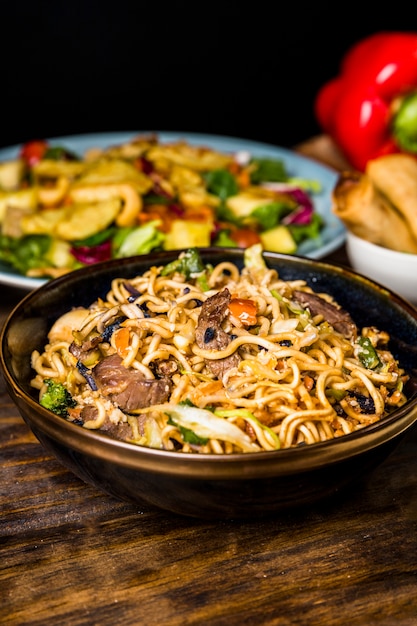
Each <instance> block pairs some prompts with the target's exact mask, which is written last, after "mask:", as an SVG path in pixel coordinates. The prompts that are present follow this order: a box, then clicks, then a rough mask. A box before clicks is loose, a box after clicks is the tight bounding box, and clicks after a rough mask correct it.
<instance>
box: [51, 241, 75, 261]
mask: <svg viewBox="0 0 417 626" xmlns="http://www.w3.org/2000/svg"><path fill="white" fill-rule="evenodd" d="M46 258H47V259H48V261H50V262H51V263H52V265H53V266H54V267H71V266H72V265H73V263H74V257H73V256H72V254H71V245H70V244H69V243H68V242H67V241H61V240H60V239H53V240H52V243H51V246H50V248H49V250H48V253H47V255H46Z"/></svg>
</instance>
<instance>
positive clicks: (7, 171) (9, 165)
mask: <svg viewBox="0 0 417 626" xmlns="http://www.w3.org/2000/svg"><path fill="white" fill-rule="evenodd" d="M24 172H25V163H24V161H23V159H14V160H13V161H4V162H3V163H0V189H4V190H5V191H13V190H14V189H17V188H18V187H19V183H20V181H21V180H22V178H23V174H24Z"/></svg>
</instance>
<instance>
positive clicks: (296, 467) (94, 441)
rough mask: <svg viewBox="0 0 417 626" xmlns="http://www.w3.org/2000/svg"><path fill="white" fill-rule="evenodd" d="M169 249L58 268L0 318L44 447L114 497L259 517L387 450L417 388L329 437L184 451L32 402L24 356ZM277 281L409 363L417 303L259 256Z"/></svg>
mask: <svg viewBox="0 0 417 626" xmlns="http://www.w3.org/2000/svg"><path fill="white" fill-rule="evenodd" d="M201 254H202V257H203V259H204V260H205V261H206V262H211V263H213V264H214V263H217V262H219V261H222V260H225V259H229V260H232V261H234V262H235V263H237V264H238V265H241V262H242V251H241V250H238V249H204V250H201ZM177 255H178V252H164V253H161V254H158V255H155V254H153V255H149V256H139V257H135V258H132V259H122V260H116V261H109V262H105V263H101V264H98V265H95V266H91V267H88V268H86V269H82V270H79V271H77V272H73V273H71V274H68V275H66V276H64V277H62V278H59V279H57V280H54V281H51V282H49V283H47V284H46V285H44V286H42V287H41V288H39V289H37V290H36V291H33V292H32V293H29V294H28V295H27V296H26V297H25V298H24V299H23V300H22V301H21V302H20V304H18V306H17V307H16V308H15V310H14V311H13V312H12V313H11V315H10V316H9V318H8V320H7V322H6V324H5V326H4V328H3V331H2V336H1V355H0V356H1V362H2V366H3V369H4V375H5V380H6V384H7V388H8V391H9V393H10V395H11V397H12V398H13V400H14V402H15V403H16V405H17V406H18V408H19V411H20V413H21V415H22V416H23V418H24V419H25V421H26V422H27V424H28V425H29V426H30V428H31V429H32V431H33V433H34V434H35V435H36V437H37V438H38V439H39V440H40V441H41V442H42V444H43V445H44V446H45V448H46V449H47V450H48V451H49V452H51V453H52V454H54V455H55V456H56V457H57V459H58V460H59V461H60V462H61V463H62V464H63V465H65V466H66V467H67V468H69V469H70V470H71V471H72V472H73V473H74V474H76V475H77V476H79V477H80V478H81V479H83V480H84V481H85V482H87V483H90V484H92V485H94V486H96V487H97V488H98V489H100V490H102V491H104V492H107V493H109V494H111V495H113V496H116V497H117V498H119V499H122V500H127V501H130V502H133V503H137V504H140V503H142V504H143V503H144V502H147V503H151V504H153V505H156V506H158V507H160V508H162V509H167V510H169V511H173V512H176V513H180V514H184V515H189V516H195V517H204V518H213V519H214V518H238V517H240V518H242V517H259V516H264V515H270V514H274V513H278V512H280V511H284V510H287V509H289V508H293V507H299V506H307V505H309V504H311V503H313V502H315V501H317V500H319V499H322V498H324V497H327V496H329V495H331V494H334V493H335V492H337V491H339V490H341V489H342V488H343V487H345V486H346V485H347V484H348V483H351V482H352V481H354V480H356V479H359V478H361V479H365V478H366V477H367V475H368V474H369V472H370V471H371V470H372V469H373V468H374V467H375V466H376V465H377V464H379V463H380V462H381V461H382V460H383V459H385V458H386V457H387V455H388V454H389V453H391V452H392V450H393V449H394V448H395V446H396V445H397V444H398V443H399V441H400V439H401V437H402V436H403V435H404V434H405V432H406V431H407V430H408V429H409V428H411V427H412V425H413V424H414V423H415V421H416V420H417V395H416V394H415V393H414V391H412V390H411V391H410V393H411V397H410V399H409V401H408V402H407V403H406V404H405V405H404V406H403V407H401V408H399V409H398V410H396V411H395V412H394V413H392V414H391V415H390V416H389V417H388V418H386V419H384V420H382V421H380V422H378V423H376V424H373V425H371V426H367V427H365V428H364V429H362V430H360V431H358V432H355V433H353V434H350V435H345V436H343V437H340V438H339V439H335V440H332V441H330V442H323V443H317V444H312V445H308V446H303V447H299V448H292V449H283V450H278V451H275V452H260V453H256V454H235V455H224V456H218V455H185V454H182V453H178V452H165V451H162V450H155V449H151V448H145V447H139V446H137V445H133V444H129V443H124V442H121V441H117V440H115V439H111V438H109V437H108V436H107V435H105V434H102V433H100V432H97V431H89V430H86V429H83V428H81V427H79V426H76V425H74V424H71V423H69V422H68V421H66V420H64V419H62V418H60V417H57V416H56V415H54V414H53V413H51V412H49V411H48V410H46V409H44V408H43V407H42V406H40V405H39V404H38V402H37V399H36V392H35V391H34V390H33V389H31V387H30V385H29V381H30V378H31V376H32V375H33V372H31V369H30V354H31V352H32V350H33V349H35V348H36V349H41V348H42V347H43V345H44V344H45V343H46V335H47V331H48V329H49V328H50V326H51V325H52V323H53V322H54V321H55V319H56V318H57V317H59V316H60V315H62V314H63V313H64V312H66V311H68V310H69V309H70V308H71V307H72V306H75V305H82V306H88V305H89V304H90V303H91V302H92V301H93V299H95V298H96V297H97V296H102V297H104V296H105V295H106V293H107V291H108V289H109V286H110V283H111V280H112V279H113V278H115V277H117V276H126V277H132V276H135V275H137V274H140V273H142V272H143V271H144V270H146V269H147V268H148V267H149V266H150V265H154V264H157V265H160V264H166V263H167V262H169V261H171V260H173V259H174V258H176V257H177ZM265 259H266V262H267V263H268V265H269V266H270V267H275V268H276V269H277V270H278V272H279V274H280V276H281V278H283V279H284V280H292V279H295V278H303V279H305V280H306V281H307V282H308V283H309V284H310V285H311V286H312V288H313V289H315V290H319V291H325V292H329V293H331V294H332V295H333V296H334V297H335V298H336V300H337V301H338V302H339V303H340V304H341V305H342V306H343V307H344V308H345V309H347V310H348V311H349V312H350V313H351V315H352V317H353V319H354V320H355V321H356V323H357V325H358V326H366V325H369V324H373V325H376V326H378V327H379V328H380V329H381V330H387V331H388V332H389V333H390V335H391V337H392V343H391V345H390V349H391V350H392V352H393V353H394V354H395V356H396V357H397V358H398V359H399V360H400V363H401V364H402V365H403V367H404V368H405V369H406V370H407V371H408V372H409V373H410V374H413V371H414V370H415V368H416V362H417V310H416V309H414V308H413V307H412V306H411V305H410V304H408V303H407V302H406V301H405V300H402V299H401V298H400V297H399V296H397V295H395V294H393V293H391V292H390V291H388V290H387V289H385V288H383V287H381V286H379V285H378V284H376V283H374V282H371V281H369V280H367V279H366V278H364V277H362V276H360V275H358V274H356V273H354V272H352V271H349V270H348V269H346V268H341V267H336V266H333V265H330V264H326V263H324V262H321V261H315V260H310V259H305V258H299V257H295V256H286V255H280V254H273V253H266V254H265Z"/></svg>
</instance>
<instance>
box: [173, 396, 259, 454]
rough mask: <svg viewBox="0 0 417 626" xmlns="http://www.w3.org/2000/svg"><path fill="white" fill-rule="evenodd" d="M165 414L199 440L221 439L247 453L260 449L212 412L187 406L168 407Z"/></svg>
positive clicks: (231, 424) (229, 423)
mask: <svg viewBox="0 0 417 626" xmlns="http://www.w3.org/2000/svg"><path fill="white" fill-rule="evenodd" d="M164 412H165V413H166V414H167V415H168V416H169V417H170V418H171V420H172V421H173V422H174V424H176V425H178V426H180V427H182V428H186V429H188V430H190V431H192V432H193V433H194V434H195V435H196V436H197V437H199V438H203V439H205V438H207V439H220V440H221V441H228V442H230V443H232V444H236V445H238V446H240V447H241V448H242V449H243V450H244V451H245V452H255V451H257V450H258V449H259V448H258V446H257V445H255V444H253V443H252V441H251V439H250V437H249V436H248V435H247V434H246V433H244V432H243V431H242V430H241V429H240V428H239V427H238V426H235V424H233V423H232V422H229V421H227V420H226V419H224V418H221V417H217V416H216V415H213V413H212V412H211V411H208V410H206V409H199V408H196V407H193V406H187V405H173V406H169V405H167V406H166V407H165V408H164Z"/></svg>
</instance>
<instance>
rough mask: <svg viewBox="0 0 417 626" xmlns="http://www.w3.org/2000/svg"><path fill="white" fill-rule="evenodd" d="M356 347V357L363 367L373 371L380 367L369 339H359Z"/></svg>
mask: <svg viewBox="0 0 417 626" xmlns="http://www.w3.org/2000/svg"><path fill="white" fill-rule="evenodd" d="M358 346H359V350H358V357H359V359H360V361H361V363H362V364H363V366H364V367H366V368H367V369H371V370H374V369H376V368H377V367H378V366H380V365H381V361H380V359H379V357H378V354H377V351H376V350H375V348H374V346H373V344H372V341H371V340H370V339H369V337H359V338H358Z"/></svg>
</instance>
